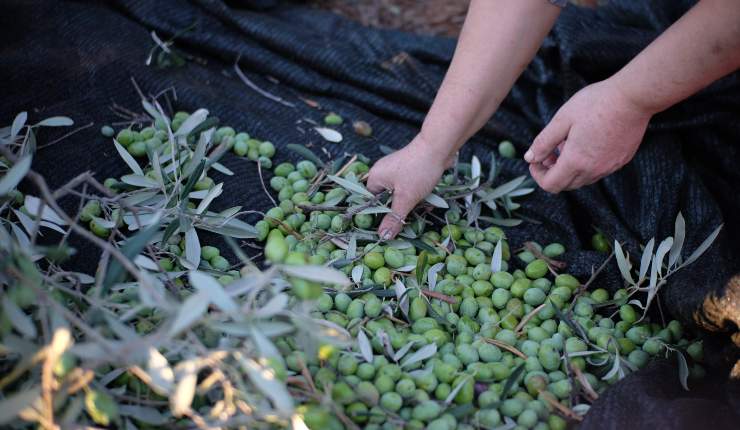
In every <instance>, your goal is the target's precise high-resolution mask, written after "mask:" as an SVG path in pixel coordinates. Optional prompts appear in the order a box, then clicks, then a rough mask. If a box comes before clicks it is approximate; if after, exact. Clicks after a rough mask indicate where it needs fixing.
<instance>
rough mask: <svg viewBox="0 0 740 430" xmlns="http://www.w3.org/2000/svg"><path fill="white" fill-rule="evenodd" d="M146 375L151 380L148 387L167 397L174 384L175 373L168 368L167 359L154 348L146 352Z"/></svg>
mask: <svg viewBox="0 0 740 430" xmlns="http://www.w3.org/2000/svg"><path fill="white" fill-rule="evenodd" d="M147 353H148V358H147V365H146V367H147V374H148V375H149V377H150V378H151V381H149V382H148V384H149V386H150V387H152V389H153V390H154V391H155V392H156V393H158V394H160V395H165V396H166V395H168V394H169V393H170V391H172V387H173V385H174V383H175V372H174V371H173V370H172V367H170V363H169V362H168V361H167V358H166V357H165V356H164V355H162V353H160V352H159V351H157V349H156V348H154V347H150V348H149V349H148V351H147Z"/></svg>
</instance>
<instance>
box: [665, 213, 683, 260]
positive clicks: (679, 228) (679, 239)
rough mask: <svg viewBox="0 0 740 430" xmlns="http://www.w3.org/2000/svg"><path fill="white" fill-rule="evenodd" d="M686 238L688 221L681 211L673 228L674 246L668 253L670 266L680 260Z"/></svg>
mask: <svg viewBox="0 0 740 430" xmlns="http://www.w3.org/2000/svg"><path fill="white" fill-rule="evenodd" d="M685 238H686V221H685V220H684V218H683V215H682V214H681V212H679V213H678V216H676V222H675V227H674V229H673V246H671V251H670V252H669V253H668V268H672V267H674V266H675V265H676V264H677V263H679V262H680V259H681V250H682V249H683V242H684V239H685Z"/></svg>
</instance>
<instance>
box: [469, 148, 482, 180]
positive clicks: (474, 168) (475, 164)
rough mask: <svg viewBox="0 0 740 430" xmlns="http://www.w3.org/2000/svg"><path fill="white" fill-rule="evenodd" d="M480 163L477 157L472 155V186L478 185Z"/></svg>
mask: <svg viewBox="0 0 740 430" xmlns="http://www.w3.org/2000/svg"><path fill="white" fill-rule="evenodd" d="M480 174H481V165H480V160H479V159H478V157H476V156H475V155H473V158H472V159H471V160H470V177H471V178H473V187H477V186H478V185H480Z"/></svg>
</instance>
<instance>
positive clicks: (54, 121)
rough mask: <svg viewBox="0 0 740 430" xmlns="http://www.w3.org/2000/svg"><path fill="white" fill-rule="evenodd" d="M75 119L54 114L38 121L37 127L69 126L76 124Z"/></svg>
mask: <svg viewBox="0 0 740 430" xmlns="http://www.w3.org/2000/svg"><path fill="white" fill-rule="evenodd" d="M74 123H75V122H74V121H72V119H71V118H68V117H66V116H52V117H49V118H46V119H45V120H42V121H40V122H38V123H36V127H67V126H70V125H74Z"/></svg>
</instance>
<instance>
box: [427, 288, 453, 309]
mask: <svg viewBox="0 0 740 430" xmlns="http://www.w3.org/2000/svg"><path fill="white" fill-rule="evenodd" d="M421 293H422V294H424V295H425V296H427V297H431V298H433V299H437V300H441V301H443V302H447V303H449V304H451V305H454V304H456V303H457V299H456V298H455V297H451V296H448V295H446V294H442V293H438V292H436V291H430V290H421Z"/></svg>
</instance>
